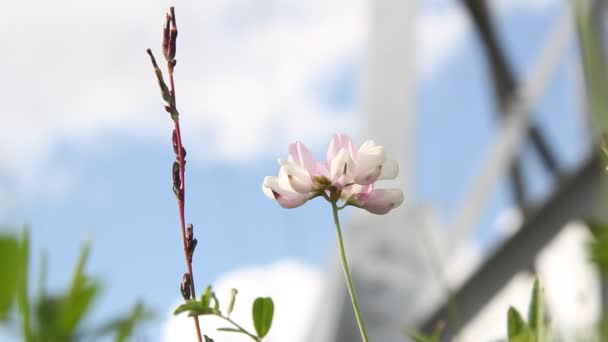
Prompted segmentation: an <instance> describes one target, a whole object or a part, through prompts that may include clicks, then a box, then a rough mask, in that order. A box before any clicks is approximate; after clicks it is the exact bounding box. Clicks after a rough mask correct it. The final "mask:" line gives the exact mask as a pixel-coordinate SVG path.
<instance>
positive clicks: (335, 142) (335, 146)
mask: <svg viewBox="0 0 608 342" xmlns="http://www.w3.org/2000/svg"><path fill="white" fill-rule="evenodd" d="M343 148H344V149H346V151H348V152H349V153H350V155H351V156H352V158H356V157H357V150H355V148H354V146H353V142H352V140H351V139H350V137H349V136H348V135H346V134H334V136H333V138H332V139H331V142H330V143H329V148H328V149H327V163H328V164H330V165H331V162H332V160H334V158H335V157H336V156H337V155H338V152H340V150H341V149H343Z"/></svg>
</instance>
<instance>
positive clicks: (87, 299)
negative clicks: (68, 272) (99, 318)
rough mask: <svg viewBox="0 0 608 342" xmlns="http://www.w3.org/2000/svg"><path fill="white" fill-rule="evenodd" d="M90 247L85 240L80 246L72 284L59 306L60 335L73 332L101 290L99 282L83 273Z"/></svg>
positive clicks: (67, 334)
mask: <svg viewBox="0 0 608 342" xmlns="http://www.w3.org/2000/svg"><path fill="white" fill-rule="evenodd" d="M90 247H91V244H90V242H89V241H86V242H85V243H84V244H83V245H82V247H81V248H80V255H79V257H78V261H77V263H76V268H75V270H74V275H73V278H72V284H71V286H70V290H69V291H68V293H67V295H66V296H65V297H64V300H63V303H62V306H61V311H60V314H59V315H60V316H59V327H58V329H59V331H60V333H61V336H66V337H68V336H72V335H73V334H74V333H75V330H76V328H77V327H78V325H79V323H80V322H82V321H83V320H84V318H85V317H86V314H87V313H88V312H89V311H90V309H91V307H92V306H93V303H94V301H95V299H96V298H97V297H98V295H99V293H100V290H101V285H100V284H99V282H97V281H93V280H92V279H91V278H89V277H87V276H86V274H85V273H84V267H85V265H86V262H87V259H88V257H89V253H90Z"/></svg>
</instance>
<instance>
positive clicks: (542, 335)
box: [507, 279, 548, 342]
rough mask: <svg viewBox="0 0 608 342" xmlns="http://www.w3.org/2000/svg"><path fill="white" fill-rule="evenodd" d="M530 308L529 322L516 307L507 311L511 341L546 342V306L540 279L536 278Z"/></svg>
mask: <svg viewBox="0 0 608 342" xmlns="http://www.w3.org/2000/svg"><path fill="white" fill-rule="evenodd" d="M530 297H531V298H530V306H529V308H528V322H525V321H524V319H523V318H522V315H521V314H520V313H519V311H517V309H515V308H514V307H510V308H509V311H508V313H507V336H508V339H509V342H546V341H548V338H547V334H546V324H545V321H544V306H543V297H542V287H541V286H540V282H539V280H538V279H536V280H534V286H533V287H532V294H531V296H530Z"/></svg>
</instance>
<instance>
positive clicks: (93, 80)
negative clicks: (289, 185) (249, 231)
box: [0, 0, 548, 198]
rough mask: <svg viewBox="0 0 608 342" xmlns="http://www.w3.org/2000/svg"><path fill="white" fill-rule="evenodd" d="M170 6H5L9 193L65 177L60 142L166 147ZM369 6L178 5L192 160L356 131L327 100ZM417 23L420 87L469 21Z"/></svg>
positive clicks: (64, 0) (3, 152)
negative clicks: (158, 69) (162, 61)
mask: <svg viewBox="0 0 608 342" xmlns="http://www.w3.org/2000/svg"><path fill="white" fill-rule="evenodd" d="M547 1H548V0H545V2H547ZM515 2H516V3H519V2H518V1H515ZM522 3H523V2H522ZM167 5H168V4H167V3H165V2H164V1H153V2H150V1H143V0H139V1H129V2H124V1H118V0H106V1H86V2H81V1H75V0H57V1H53V2H52V3H51V2H44V1H33V0H30V1H11V2H6V3H5V4H4V6H3V9H4V10H3V11H2V12H1V13H0V20H1V21H2V23H3V25H4V27H7V28H10V29H8V30H2V31H0V44H2V46H3V47H5V50H6V52H5V53H3V54H1V55H0V65H3V66H4V69H3V77H2V79H3V82H2V83H0V93H1V94H3V95H4V96H3V99H4V101H3V104H2V114H1V115H2V118H3V122H2V125H0V157H1V159H0V173H6V174H8V175H9V176H8V177H4V178H5V179H9V181H6V182H7V183H10V184H11V186H10V187H11V188H13V187H14V188H17V189H20V190H21V191H20V192H21V193H23V192H25V191H23V190H22V189H23V188H24V187H27V188H28V189H36V191H40V190H39V188H41V187H44V186H45V185H46V184H50V183H51V181H50V180H49V179H48V177H46V174H47V173H50V174H59V175H60V176H57V177H58V178H61V179H66V180H69V178H70V177H69V176H70V175H69V172H70V171H66V170H64V169H62V168H60V167H57V166H56V165H53V162H52V161H53V160H54V159H53V157H54V153H56V149H57V147H58V145H59V144H66V143H67V144H78V145H81V146H82V145H84V146H85V147H86V149H87V151H88V150H93V151H94V150H95V149H98V148H109V146H111V145H110V144H107V143H106V142H107V141H108V139H109V138H108V137H113V136H114V134H116V133H119V134H124V135H128V136H132V137H135V138H138V139H146V140H147V141H158V142H166V141H167V140H168V136H169V133H170V129H171V128H170V126H171V124H170V122H169V119H168V116H167V115H166V113H164V112H163V110H162V107H161V100H160V96H159V92H158V89H157V88H156V85H155V84H154V83H155V81H154V76H153V73H152V70H151V67H150V64H149V62H148V59H147V56H146V54H145V52H144V50H145V48H147V47H151V48H153V49H154V50H155V51H156V53H157V55H158V53H159V45H160V33H161V32H160V31H161V25H162V18H163V13H164V11H165V10H166V6H167ZM370 6H371V4H370V2H369V0H354V1H352V0H332V1H322V0H313V1H307V2H302V1H296V0H263V1H251V0H234V1H225V0H207V1H190V2H180V3H179V4H178V6H177V16H178V23H179V28H180V37H179V41H178V67H177V71H176V73H177V74H176V82H177V88H178V89H177V92H178V103H179V106H180V108H181V112H182V114H183V115H182V121H183V123H184V124H183V126H184V134H185V140H186V147H189V149H188V151H189V152H190V156H191V157H197V158H198V159H201V158H203V159H215V160H217V159H220V160H224V161H243V160H252V159H255V158H258V157H260V156H261V155H263V154H264V152H265V151H266V153H269V154H273V155H274V154H275V153H278V151H282V150H283V149H284V146H285V145H286V144H287V143H288V142H290V141H292V140H294V139H300V140H302V141H305V142H307V144H310V145H317V144H321V143H323V144H324V143H325V141H326V140H327V137H328V136H329V135H330V134H331V133H332V132H334V131H338V130H339V131H353V130H354V129H355V128H356V127H355V126H356V125H355V120H354V118H353V116H354V115H353V114H354V113H352V112H351V111H353V110H351V109H348V108H347V109H343V108H342V109H339V108H335V107H332V106H331V105H329V104H328V103H327V100H326V94H324V92H325V90H326V89H324V87H328V84H327V83H328V80H331V79H333V78H336V77H339V73H340V71H341V69H340V68H341V67H343V66H344V65H345V64H348V63H353V61H359V60H361V58H360V57H361V56H362V55H363V53H362V51H361V50H362V49H363V47H364V42H365V39H366V33H367V29H368V25H367V14H366V13H367V10H368V9H369V7H370ZM414 26H415V32H416V39H415V40H414V41H415V44H416V45H415V46H414V47H412V51H413V53H416V54H417V57H416V58H415V59H416V60H417V61H419V65H418V67H419V68H420V70H421V73H422V74H423V75H424V77H426V78H429V77H432V75H434V74H436V73H437V71H438V70H441V65H443V64H445V62H446V61H447V60H449V59H450V58H451V57H452V56H453V55H454V54H455V53H456V52H457V51H458V48H459V47H460V46H462V42H463V41H464V38H465V37H466V35H467V32H468V31H469V28H468V27H469V26H470V25H469V24H468V19H467V18H466V15H465V14H464V12H463V10H462V8H461V7H460V6H458V5H457V4H456V5H455V4H453V3H451V4H450V5H448V6H442V7H429V6H425V7H423V8H421V11H419V12H418V16H417V19H416V21H415V25H414ZM158 57H160V56H158ZM24 170H27V171H26V172H24ZM66 173H68V175H65V174H66ZM61 174H64V175H61ZM62 184H64V183H62ZM64 185H69V182H65V184H64ZM3 187H7V186H6V185H5V186H3ZM60 188H61V187H60ZM43 192H44V191H43ZM13 195H14V194H13ZM12 198H15V197H14V196H13V197H12Z"/></svg>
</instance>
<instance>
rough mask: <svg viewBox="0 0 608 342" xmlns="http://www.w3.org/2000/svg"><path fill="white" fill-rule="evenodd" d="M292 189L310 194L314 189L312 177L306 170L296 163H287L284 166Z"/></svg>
mask: <svg viewBox="0 0 608 342" xmlns="http://www.w3.org/2000/svg"><path fill="white" fill-rule="evenodd" d="M282 166H283V170H284V171H285V173H286V174H287V178H288V179H289V183H290V185H291V187H292V188H293V189H294V190H295V191H297V192H299V193H301V194H308V193H310V192H311V191H313V189H314V182H313V179H312V176H311V175H310V173H309V172H308V170H307V169H306V168H304V167H303V166H300V165H298V164H296V163H293V162H290V161H286V162H283V164H282Z"/></svg>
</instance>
